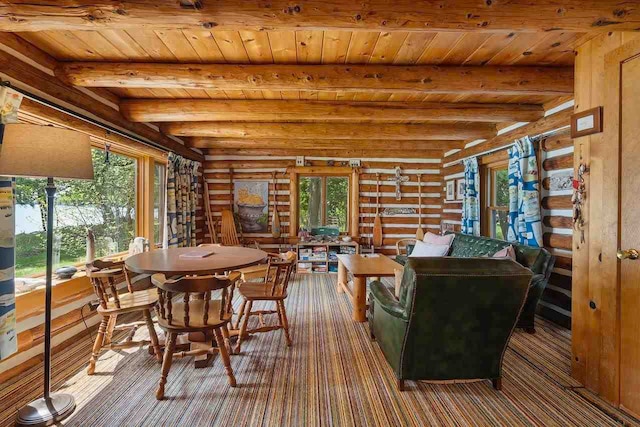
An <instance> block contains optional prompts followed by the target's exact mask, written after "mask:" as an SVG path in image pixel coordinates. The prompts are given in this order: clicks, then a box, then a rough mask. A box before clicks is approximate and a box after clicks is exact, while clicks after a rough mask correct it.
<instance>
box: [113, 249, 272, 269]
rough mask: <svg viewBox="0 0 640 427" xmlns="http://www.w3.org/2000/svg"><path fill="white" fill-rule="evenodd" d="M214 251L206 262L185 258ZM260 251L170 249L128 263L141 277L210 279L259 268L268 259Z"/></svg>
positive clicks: (138, 255) (128, 267)
mask: <svg viewBox="0 0 640 427" xmlns="http://www.w3.org/2000/svg"><path fill="white" fill-rule="evenodd" d="M202 250H205V251H206V250H211V251H212V252H213V254H212V255H209V256H207V257H204V258H185V257H184V256H181V255H185V254H189V253H193V252H194V251H202ZM267 256H268V255H267V253H266V252H265V251H261V250H260V249H254V248H243V247H240V246H206V247H199V248H169V249H157V250H154V251H149V252H143V253H140V254H137V255H133V256H130V257H128V258H127V259H126V260H125V265H126V266H127V269H129V270H131V271H133V272H134V273H139V274H155V273H164V274H165V275H166V276H180V275H196V276H197V275H206V274H216V273H224V272H225V271H231V270H237V269H240V268H244V267H249V266H252V265H255V264H259V263H261V262H263V261H265V260H266V259H267Z"/></svg>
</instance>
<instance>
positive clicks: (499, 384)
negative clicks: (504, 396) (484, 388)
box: [491, 378, 502, 391]
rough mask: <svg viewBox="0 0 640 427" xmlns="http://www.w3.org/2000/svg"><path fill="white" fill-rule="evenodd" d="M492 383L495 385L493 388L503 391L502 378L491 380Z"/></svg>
mask: <svg viewBox="0 0 640 427" xmlns="http://www.w3.org/2000/svg"><path fill="white" fill-rule="evenodd" d="M491 383H492V384H493V388H495V389H496V390H498V391H500V390H502V378H494V379H492V380H491Z"/></svg>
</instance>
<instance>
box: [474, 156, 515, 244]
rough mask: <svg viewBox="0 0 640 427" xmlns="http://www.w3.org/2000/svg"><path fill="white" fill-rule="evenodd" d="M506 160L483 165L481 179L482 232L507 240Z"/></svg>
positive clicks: (507, 188)
mask: <svg viewBox="0 0 640 427" xmlns="http://www.w3.org/2000/svg"><path fill="white" fill-rule="evenodd" d="M507 169H508V164H507V162H498V163H494V164H489V165H485V166H483V170H482V174H481V179H482V180H483V185H482V187H483V188H484V189H485V190H486V191H485V192H484V195H483V196H482V197H483V198H484V202H483V205H484V220H483V232H482V234H483V235H485V236H487V237H491V238H494V239H500V240H507V231H508V229H509V172H508V170H507Z"/></svg>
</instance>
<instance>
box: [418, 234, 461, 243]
mask: <svg viewBox="0 0 640 427" xmlns="http://www.w3.org/2000/svg"><path fill="white" fill-rule="evenodd" d="M455 237H456V235H455V234H446V235H444V236H441V235H439V234H434V233H431V232H427V234H425V235H424V239H422V241H423V242H425V243H428V244H430V245H447V246H451V242H453V239H454V238H455Z"/></svg>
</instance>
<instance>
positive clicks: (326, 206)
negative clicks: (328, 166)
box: [298, 176, 349, 233]
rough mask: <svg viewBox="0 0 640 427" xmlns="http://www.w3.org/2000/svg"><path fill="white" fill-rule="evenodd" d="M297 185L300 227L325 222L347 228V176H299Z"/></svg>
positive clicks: (310, 226)
mask: <svg viewBox="0 0 640 427" xmlns="http://www.w3.org/2000/svg"><path fill="white" fill-rule="evenodd" d="M298 185H299V194H300V196H299V202H300V203H299V218H300V227H302V228H304V229H306V230H309V231H310V230H311V229H312V228H315V227H319V226H322V225H327V226H335V227H338V229H339V230H340V232H341V233H346V232H347V231H348V222H349V212H348V210H349V178H348V177H333V176H331V177H325V176H311V177H300V180H299V184H298Z"/></svg>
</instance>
